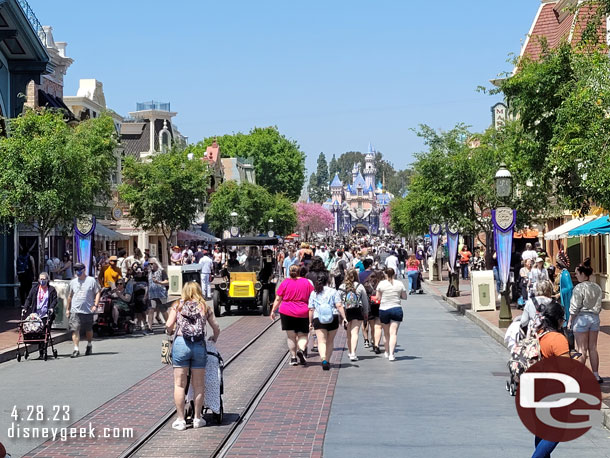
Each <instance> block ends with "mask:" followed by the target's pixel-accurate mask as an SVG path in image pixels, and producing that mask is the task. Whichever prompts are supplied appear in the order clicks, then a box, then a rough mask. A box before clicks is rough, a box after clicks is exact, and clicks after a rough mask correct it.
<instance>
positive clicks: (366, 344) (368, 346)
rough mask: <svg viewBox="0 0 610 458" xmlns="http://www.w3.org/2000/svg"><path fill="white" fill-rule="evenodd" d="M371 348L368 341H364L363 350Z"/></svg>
mask: <svg viewBox="0 0 610 458" xmlns="http://www.w3.org/2000/svg"><path fill="white" fill-rule="evenodd" d="M370 347H371V343H370V342H369V341H368V340H366V339H365V340H364V348H370Z"/></svg>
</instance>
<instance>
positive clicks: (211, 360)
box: [184, 341, 224, 425]
mask: <svg viewBox="0 0 610 458" xmlns="http://www.w3.org/2000/svg"><path fill="white" fill-rule="evenodd" d="M206 348H207V351H208V362H207V364H206V367H205V393H204V400H203V409H202V412H201V414H202V415H203V414H204V413H206V412H208V411H209V412H211V413H212V418H213V419H214V421H215V422H216V424H218V425H220V424H222V420H223V417H224V406H223V402H222V395H223V394H224V381H223V377H222V373H223V370H224V361H223V359H222V356H220V353H219V352H218V350H217V349H216V345H215V344H214V342H210V341H207V342H206ZM190 382H191V374H190V373H189V375H188V378H187V381H186V388H185V389H186V393H187V394H186V403H187V406H186V409H185V415H184V417H185V419H186V422H187V423H189V424H192V423H193V418H194V413H195V401H194V393H193V387H192V386H191V384H190Z"/></svg>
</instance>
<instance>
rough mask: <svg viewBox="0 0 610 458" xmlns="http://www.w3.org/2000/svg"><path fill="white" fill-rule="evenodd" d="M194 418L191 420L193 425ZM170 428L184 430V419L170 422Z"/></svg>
mask: <svg viewBox="0 0 610 458" xmlns="http://www.w3.org/2000/svg"><path fill="white" fill-rule="evenodd" d="M194 423H195V420H193V427H195V426H194ZM172 428H173V429H175V430H178V431H184V430H185V429H186V421H184V420H176V421H174V422H173V423H172Z"/></svg>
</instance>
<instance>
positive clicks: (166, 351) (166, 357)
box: [161, 337, 173, 364]
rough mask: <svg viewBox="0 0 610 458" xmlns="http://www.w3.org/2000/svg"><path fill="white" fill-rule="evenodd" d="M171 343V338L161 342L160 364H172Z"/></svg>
mask: <svg viewBox="0 0 610 458" xmlns="http://www.w3.org/2000/svg"><path fill="white" fill-rule="evenodd" d="M172 343H173V340H172V339H171V338H169V337H168V338H167V339H163V340H162V341H161V363H162V364H171V363H172Z"/></svg>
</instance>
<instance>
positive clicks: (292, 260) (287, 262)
mask: <svg viewBox="0 0 610 458" xmlns="http://www.w3.org/2000/svg"><path fill="white" fill-rule="evenodd" d="M298 262H299V257H298V256H296V255H295V256H294V258H290V256H288V257H287V258H286V259H284V269H286V271H288V269H290V266H293V265H295V264H297V263H298Z"/></svg>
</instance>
